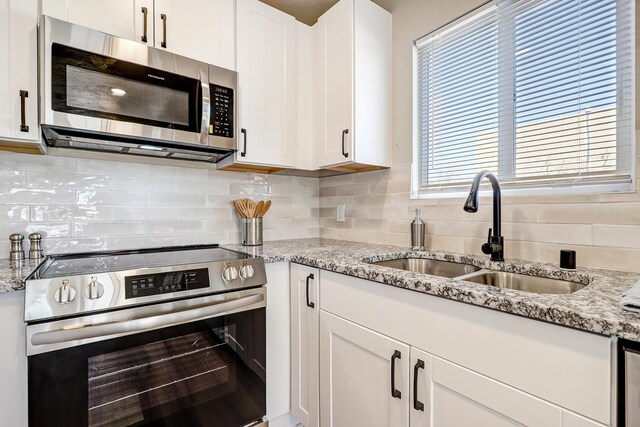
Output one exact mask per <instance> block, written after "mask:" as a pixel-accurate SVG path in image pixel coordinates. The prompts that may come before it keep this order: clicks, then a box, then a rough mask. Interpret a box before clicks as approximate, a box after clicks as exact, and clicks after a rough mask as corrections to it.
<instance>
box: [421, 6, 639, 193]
mask: <svg viewBox="0 0 640 427" xmlns="http://www.w3.org/2000/svg"><path fill="white" fill-rule="evenodd" d="M633 24H634V23H633V1H631V0H619V1H615V0H520V1H514V0H501V1H500V0H499V1H495V2H492V3H489V4H488V5H486V6H484V7H482V8H481V9H479V10H477V11H474V12H472V13H470V14H469V15H466V16H464V17H462V18H460V19H458V20H457V21H454V22H453V23H451V24H449V25H447V26H446V27H443V28H441V29H439V30H437V31H435V32H433V33H432V34H429V35H427V36H425V37H423V38H422V39H420V40H418V41H416V50H417V64H416V65H417V69H416V70H417V71H416V72H417V94H416V95H417V107H418V115H417V118H418V123H417V126H418V138H417V141H416V142H417V144H418V147H417V150H416V152H417V153H418V159H417V161H418V166H419V167H418V168H417V172H418V177H417V180H416V181H415V182H417V185H418V188H417V190H418V193H425V192H437V191H452V190H453V191H455V190H456V189H461V188H464V189H466V188H467V187H468V185H469V183H470V182H471V180H472V178H473V176H474V175H475V174H476V173H477V172H478V171H480V170H482V169H489V170H491V171H493V172H494V173H496V174H497V176H498V177H499V179H500V181H501V183H502V184H503V186H506V187H510V186H512V187H520V186H536V187H546V186H573V185H580V184H593V183H606V182H630V181H631V176H632V172H633V171H632V169H633V157H634V156H633V147H632V143H633V99H634V93H633V46H634V39H633Z"/></svg>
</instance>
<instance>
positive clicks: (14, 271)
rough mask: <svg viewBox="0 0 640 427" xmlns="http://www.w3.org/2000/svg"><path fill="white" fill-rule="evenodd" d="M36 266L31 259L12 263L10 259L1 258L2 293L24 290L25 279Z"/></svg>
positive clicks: (0, 279)
mask: <svg viewBox="0 0 640 427" xmlns="http://www.w3.org/2000/svg"><path fill="white" fill-rule="evenodd" d="M35 267H36V265H35V264H33V262H30V261H29V260H25V261H22V262H19V263H12V262H11V261H9V260H8V259H0V293H2V292H11V291H21V290H23V289H24V279H25V278H26V277H27V276H28V275H29V273H31V271H32V270H33V269H34V268H35Z"/></svg>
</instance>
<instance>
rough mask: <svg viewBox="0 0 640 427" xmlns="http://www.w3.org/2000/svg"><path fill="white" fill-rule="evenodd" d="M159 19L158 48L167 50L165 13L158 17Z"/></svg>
mask: <svg viewBox="0 0 640 427" xmlns="http://www.w3.org/2000/svg"><path fill="white" fill-rule="evenodd" d="M160 19H162V43H160V46H162V47H163V48H165V49H166V48H167V15H166V14H165V13H163V14H161V15H160Z"/></svg>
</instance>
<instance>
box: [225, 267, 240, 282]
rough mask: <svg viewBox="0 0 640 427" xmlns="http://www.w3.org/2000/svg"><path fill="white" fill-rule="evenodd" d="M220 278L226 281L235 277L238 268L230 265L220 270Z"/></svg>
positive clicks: (236, 276)
mask: <svg viewBox="0 0 640 427" xmlns="http://www.w3.org/2000/svg"><path fill="white" fill-rule="evenodd" d="M222 278H223V279H224V280H226V281H227V282H230V281H232V280H235V279H237V278H238V269H237V268H235V267H232V266H229V267H227V268H225V269H224V271H223V272H222Z"/></svg>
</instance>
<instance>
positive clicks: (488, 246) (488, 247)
mask: <svg viewBox="0 0 640 427" xmlns="http://www.w3.org/2000/svg"><path fill="white" fill-rule="evenodd" d="M491 231H493V230H492V229H491V228H490V229H489V234H488V235H487V243H483V244H482V247H481V248H480V249H481V250H482V253H483V254H486V255H491V254H493V253H494V252H497V251H499V250H502V245H500V246H499V247H498V245H495V244H494V243H492V242H491Z"/></svg>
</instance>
